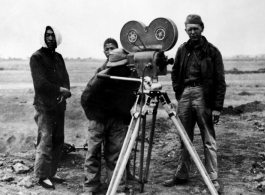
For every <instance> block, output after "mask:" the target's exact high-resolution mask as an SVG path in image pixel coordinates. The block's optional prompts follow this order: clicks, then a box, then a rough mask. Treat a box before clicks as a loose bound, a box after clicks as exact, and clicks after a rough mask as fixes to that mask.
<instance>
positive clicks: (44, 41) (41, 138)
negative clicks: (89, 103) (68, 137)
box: [30, 26, 71, 188]
mask: <svg viewBox="0 0 265 195" xmlns="http://www.w3.org/2000/svg"><path fill="white" fill-rule="evenodd" d="M61 40H62V38H61V34H60V32H59V31H58V30H57V29H56V28H54V27H52V26H46V27H45V28H43V31H42V32H41V34H40V42H41V45H42V48H40V49H39V50H37V51H36V52H35V53H33V55H32V56H31V58H30V69H31V75H32V79H33V85H34V90H35V97H34V102H33V105H34V108H35V111H36V112H35V116H34V119H35V122H36V123H37V125H38V138H37V147H36V158H35V166H34V172H35V175H36V176H37V177H38V178H39V184H40V185H41V186H43V187H44V188H54V185H53V183H52V182H62V181H63V180H62V179H60V178H59V177H58V176H57V175H56V172H57V167H58V163H59V161H60V157H61V150H62V146H63V144H64V112H65V110H66V99H67V98H69V97H70V96H71V92H70V82H69V76H68V73H67V70H66V67H65V63H64V60H63V58H62V55H61V54H59V53H57V52H56V51H55V49H56V48H57V47H58V46H59V44H60V43H61Z"/></svg>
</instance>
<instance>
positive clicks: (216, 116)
mask: <svg viewBox="0 0 265 195" xmlns="http://www.w3.org/2000/svg"><path fill="white" fill-rule="evenodd" d="M212 115H213V124H217V123H218V122H219V117H220V112H219V111H217V110H213V112H212Z"/></svg>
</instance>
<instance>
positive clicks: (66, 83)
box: [60, 55, 70, 90]
mask: <svg viewBox="0 0 265 195" xmlns="http://www.w3.org/2000/svg"><path fill="white" fill-rule="evenodd" d="M60 57H61V60H62V64H63V66H64V72H63V86H62V87H64V88H67V89H69V90H70V80H69V75H68V72H67V69H66V66H65V63H64V60H63V57H62V56H61V55H60Z"/></svg>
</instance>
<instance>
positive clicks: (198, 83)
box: [185, 81, 202, 87]
mask: <svg viewBox="0 0 265 195" xmlns="http://www.w3.org/2000/svg"><path fill="white" fill-rule="evenodd" d="M201 85H202V82H201V81H191V82H188V83H186V84H185V87H197V86H201Z"/></svg>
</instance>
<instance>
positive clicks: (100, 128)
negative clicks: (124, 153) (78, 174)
mask: <svg viewBox="0 0 265 195" xmlns="http://www.w3.org/2000/svg"><path fill="white" fill-rule="evenodd" d="M127 63H128V61H127V54H126V52H125V51H124V50H123V49H114V50H112V51H111V52H110V55H109V61H108V63H107V68H108V69H105V70H103V71H101V72H100V73H99V74H108V75H112V76H120V77H132V72H131V71H130V69H129V68H128V67H127V66H126V64H127ZM138 88H139V83H135V82H129V81H117V80H105V79H99V78H98V77H97V75H95V76H94V77H93V78H92V79H91V80H90V81H89V82H88V84H87V86H86V88H85V90H84V92H83V93H82V96H81V104H82V107H83V109H84V111H85V114H86V116H87V118H88V121H89V126H88V135H87V144H88V150H87V154H86V159H85V184H84V186H85V191H86V192H89V193H90V194H93V193H94V192H97V191H98V190H99V188H100V184H101V183H100V174H101V162H100V160H101V156H100V154H101V144H102V142H103V140H104V143H105V145H104V158H105V161H106V170H107V177H108V181H109V182H110V180H111V177H112V173H113V171H114V169H115V166H116V162H117V160H118V157H119V154H120V150H121V148H122V144H123V141H124V138H125V135H126V131H127V126H126V125H125V120H126V118H128V117H129V118H130V109H131V107H132V106H133V104H134V102H135V98H136V96H135V95H134V91H136V90H138Z"/></svg>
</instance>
